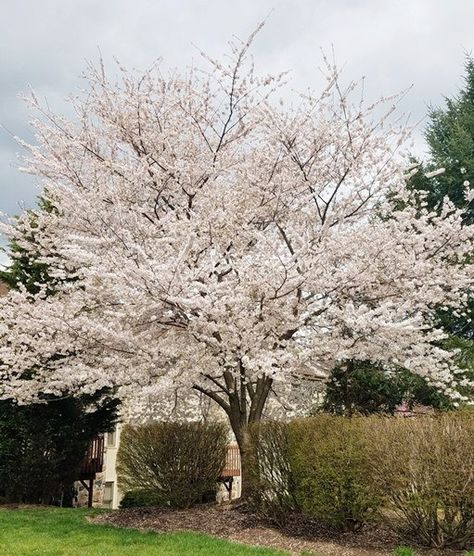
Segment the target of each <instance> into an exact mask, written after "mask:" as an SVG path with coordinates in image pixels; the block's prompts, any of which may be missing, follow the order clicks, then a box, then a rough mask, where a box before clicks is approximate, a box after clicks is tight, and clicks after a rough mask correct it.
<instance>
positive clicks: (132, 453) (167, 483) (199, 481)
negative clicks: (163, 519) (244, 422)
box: [117, 422, 228, 508]
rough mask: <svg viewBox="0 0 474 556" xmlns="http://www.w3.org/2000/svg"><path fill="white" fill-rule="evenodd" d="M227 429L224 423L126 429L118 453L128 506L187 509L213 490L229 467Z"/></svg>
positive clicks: (150, 425) (152, 424) (180, 424)
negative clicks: (223, 470)
mask: <svg viewBox="0 0 474 556" xmlns="http://www.w3.org/2000/svg"><path fill="white" fill-rule="evenodd" d="M227 444H228V431H227V428H226V427H225V426H224V425H222V424H220V423H172V422H155V423H149V424H146V425H141V426H135V427H133V426H126V427H124V429H123V431H122V436H121V441H120V449H119V453H118V463H117V473H118V482H119V486H120V488H121V489H122V491H124V492H126V493H128V494H126V495H125V504H126V505H128V506H130V505H156V506H170V507H174V508H186V507H189V506H191V505H192V504H194V503H196V502H199V501H200V500H201V499H202V498H203V496H204V495H205V494H206V493H208V492H209V491H211V490H214V492H215V491H216V488H217V479H218V478H219V476H220V474H221V472H222V469H223V468H224V465H225V458H226V452H227Z"/></svg>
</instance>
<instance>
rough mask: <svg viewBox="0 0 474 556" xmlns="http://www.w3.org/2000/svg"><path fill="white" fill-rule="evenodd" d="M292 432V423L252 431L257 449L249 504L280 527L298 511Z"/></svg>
mask: <svg viewBox="0 0 474 556" xmlns="http://www.w3.org/2000/svg"><path fill="white" fill-rule="evenodd" d="M288 432H289V427H288V424H287V423H282V422H277V421H266V422H262V423H260V424H258V425H254V426H253V427H250V428H249V434H250V437H251V439H252V447H253V450H252V460H251V461H252V465H251V477H250V481H251V485H252V488H251V494H250V496H249V504H250V505H251V506H252V507H253V509H254V510H256V511H257V512H258V513H259V514H260V515H263V516H264V517H267V518H269V519H272V520H273V521H275V522H277V523H278V524H284V523H285V522H286V520H287V519H288V517H289V516H290V515H291V514H292V513H293V512H295V511H297V510H298V504H297V502H296V498H295V492H296V485H295V482H294V477H293V472H292V468H291V460H290V453H289V446H290V443H289V436H288Z"/></svg>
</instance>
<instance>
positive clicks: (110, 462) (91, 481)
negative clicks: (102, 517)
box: [76, 424, 241, 509]
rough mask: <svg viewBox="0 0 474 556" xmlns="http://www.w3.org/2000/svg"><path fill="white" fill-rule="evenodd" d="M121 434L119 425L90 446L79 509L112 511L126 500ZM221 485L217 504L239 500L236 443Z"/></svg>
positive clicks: (79, 488) (78, 485) (79, 483)
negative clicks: (120, 456)
mask: <svg viewBox="0 0 474 556" xmlns="http://www.w3.org/2000/svg"><path fill="white" fill-rule="evenodd" d="M120 432H121V425H120V424H119V425H117V427H116V429H115V430H114V431H113V432H109V433H106V434H105V435H101V436H99V437H98V438H96V439H94V441H93V442H92V443H91V446H90V447H89V450H88V452H87V454H86V457H85V459H84V463H83V466H82V469H81V477H80V478H79V480H78V481H77V482H76V489H77V491H78V495H77V506H87V505H89V506H95V507H102V508H110V509H117V508H118V507H119V506H120V502H121V500H122V497H123V493H122V492H121V491H120V488H119V485H118V480H117V454H118V450H119V447H120ZM100 450H101V452H100ZM99 452H100V453H99ZM219 482H220V488H219V491H218V493H217V500H218V501H225V500H229V498H231V499H235V498H239V496H240V492H241V473H240V453H239V447H238V446H237V444H236V443H235V442H232V443H230V444H229V446H228V449H227V460H226V465H225V467H224V469H223V470H222V475H221V477H220V481H219Z"/></svg>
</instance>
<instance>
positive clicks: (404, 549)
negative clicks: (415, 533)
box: [393, 546, 415, 556]
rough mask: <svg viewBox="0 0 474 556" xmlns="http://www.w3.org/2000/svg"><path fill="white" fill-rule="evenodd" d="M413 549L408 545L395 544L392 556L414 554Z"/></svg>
mask: <svg viewBox="0 0 474 556" xmlns="http://www.w3.org/2000/svg"><path fill="white" fill-rule="evenodd" d="M414 555H415V551H414V550H413V548H410V547H409V546H397V548H396V549H395V550H394V551H393V556H414Z"/></svg>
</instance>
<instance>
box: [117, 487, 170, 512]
mask: <svg viewBox="0 0 474 556" xmlns="http://www.w3.org/2000/svg"><path fill="white" fill-rule="evenodd" d="M166 502H167V501H166V500H164V499H163V497H162V496H161V494H160V493H156V492H154V491H149V490H129V491H128V492H126V493H125V494H124V496H123V498H122V501H121V502H120V507H121V508H143V507H147V506H164V505H165V504H166Z"/></svg>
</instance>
